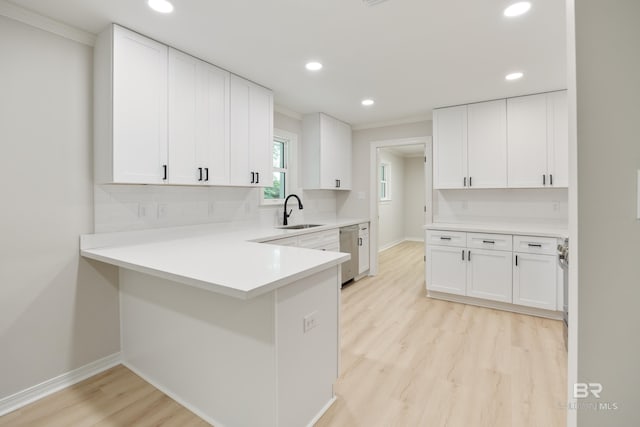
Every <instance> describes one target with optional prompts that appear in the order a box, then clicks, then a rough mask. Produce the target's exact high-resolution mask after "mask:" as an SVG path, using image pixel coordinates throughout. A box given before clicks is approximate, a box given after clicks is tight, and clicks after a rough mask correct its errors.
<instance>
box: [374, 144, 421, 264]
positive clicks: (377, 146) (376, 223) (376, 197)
mask: <svg viewBox="0 0 640 427" xmlns="http://www.w3.org/2000/svg"><path fill="white" fill-rule="evenodd" d="M401 145H424V147H425V157H426V158H427V161H426V163H425V203H426V204H427V212H426V216H425V225H426V224H431V223H432V222H433V156H432V153H433V143H432V137H431V136H420V137H414V138H400V139H386V140H381V141H372V142H371V144H370V145H369V196H370V197H369V215H370V218H371V225H370V230H369V231H370V233H369V261H370V265H369V275H370V276H375V275H376V274H378V219H379V218H378V179H379V177H378V163H379V159H378V149H379V148H388V147H398V146H401Z"/></svg>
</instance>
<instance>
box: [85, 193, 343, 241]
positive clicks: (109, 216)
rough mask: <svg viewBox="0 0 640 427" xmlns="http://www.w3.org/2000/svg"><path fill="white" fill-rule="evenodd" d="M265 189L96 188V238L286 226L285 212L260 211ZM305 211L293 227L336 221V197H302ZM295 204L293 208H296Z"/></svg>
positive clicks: (279, 208)
mask: <svg viewBox="0 0 640 427" xmlns="http://www.w3.org/2000/svg"><path fill="white" fill-rule="evenodd" d="M260 191H262V190H261V189H257V188H241V187H188V186H161V185H95V186H94V198H95V199H94V206H95V212H94V219H95V232H96V233H107V232H114V231H128V230H143V229H149V228H162V227H174V226H181V225H193V224H206V223H222V222H229V223H238V222H245V223H259V224H263V225H279V224H281V223H282V206H261V205H260V199H259V195H260ZM298 194H299V195H300V197H301V199H302V203H303V205H304V209H303V210H302V211H299V212H298V209H297V203H296V201H295V200H291V201H290V203H289V208H291V209H293V210H294V212H293V215H292V216H291V218H290V219H289V221H290V223H292V224H295V223H302V222H310V221H321V220H323V219H327V220H331V219H335V217H336V195H335V193H334V192H333V191H320V190H318V191H301V192H299V193H298ZM292 202H293V203H292Z"/></svg>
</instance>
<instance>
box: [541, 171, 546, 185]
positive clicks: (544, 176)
mask: <svg viewBox="0 0 640 427" xmlns="http://www.w3.org/2000/svg"><path fill="white" fill-rule="evenodd" d="M542 185H547V175H545V174H542Z"/></svg>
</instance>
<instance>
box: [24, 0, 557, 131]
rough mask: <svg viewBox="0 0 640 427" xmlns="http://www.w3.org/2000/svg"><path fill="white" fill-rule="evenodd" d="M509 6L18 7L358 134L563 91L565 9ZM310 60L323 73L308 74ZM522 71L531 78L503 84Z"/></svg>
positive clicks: (66, 3) (312, 1)
mask: <svg viewBox="0 0 640 427" xmlns="http://www.w3.org/2000/svg"><path fill="white" fill-rule="evenodd" d="M514 1H515V0H514ZM512 2H513V1H510V0H388V1H386V2H384V3H381V4H379V5H377V6H373V7H369V6H366V5H365V4H364V3H363V2H362V0H173V4H174V5H175V12H174V13H173V14H171V15H160V14H158V13H156V12H153V11H152V10H150V9H149V8H148V7H147V5H146V0H13V3H15V4H17V5H19V6H22V7H24V8H27V9H30V10H33V11H35V12H38V13H41V14H43V15H46V16H49V17H51V18H53V19H55V20H58V21H61V22H63V23H66V24H69V25H72V26H74V27H77V28H80V29H83V30H85V31H89V32H91V33H98V32H100V31H102V30H103V29H104V28H105V27H106V26H107V25H108V24H109V23H110V22H116V23H119V24H121V25H124V26H126V27H129V28H131V29H133V30H136V31H138V32H140V33H142V34H145V35H147V36H150V37H152V38H155V39H157V40H159V41H162V42H165V43H167V44H170V45H172V46H175V47H177V48H179V49H182V50H184V51H186V52H189V53H191V54H193V55H195V56H199V57H201V58H203V59H205V60H207V61H209V62H212V63H214V64H216V65H218V66H220V67H222V68H225V69H227V70H229V71H232V72H234V73H236V74H240V75H242V76H244V77H246V78H249V79H251V80H254V81H256V82H258V83H260V84H262V85H264V86H267V87H270V88H272V89H273V90H274V92H275V100H276V103H277V104H278V105H280V106H283V107H285V108H288V109H290V110H293V111H296V112H299V113H309V112H315V111H323V112H326V113H328V114H330V115H332V116H335V117H337V118H339V119H342V120H344V121H346V122H349V123H351V124H354V125H361V126H362V125H364V124H368V123H377V122H385V121H394V120H402V119H406V118H408V117H429V116H430V114H431V110H432V109H433V108H434V107H438V106H445V105H453V104H460V103H466V102H471V101H481V100H487V99H494V98H500V97H507V96H514V95H522V94H527V93H535V92H541V91H547V90H554V89H563V88H565V87H566V76H565V74H566V71H565V70H566V66H565V61H566V59H565V58H566V53H565V50H566V48H565V2H564V1H562V0H531V2H532V3H533V7H532V9H531V11H530V12H529V13H528V14H526V15H524V16H521V17H518V18H512V19H508V18H505V17H504V16H503V15H502V11H503V9H504V8H505V6H507V5H509V4H511V3H512ZM310 59H315V60H319V61H321V62H322V63H323V64H324V69H323V70H322V71H320V72H318V73H312V72H309V71H307V70H306V69H305V68H304V64H305V62H306V61H307V60H310ZM514 70H522V71H523V72H524V73H525V77H524V78H523V79H521V80H519V81H516V82H506V81H505V80H504V76H505V74H507V73H508V72H511V71H514ZM365 97H371V98H374V99H375V100H376V104H375V105H374V106H373V107H369V108H365V107H362V106H361V105H360V101H361V100H362V99H363V98H365Z"/></svg>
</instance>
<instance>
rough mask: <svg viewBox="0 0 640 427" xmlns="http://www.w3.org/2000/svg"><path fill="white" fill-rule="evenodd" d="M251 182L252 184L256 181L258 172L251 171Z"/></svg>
mask: <svg viewBox="0 0 640 427" xmlns="http://www.w3.org/2000/svg"><path fill="white" fill-rule="evenodd" d="M251 183H252V184H255V183H256V173H255V172H251Z"/></svg>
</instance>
